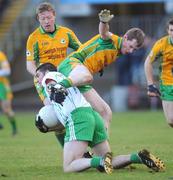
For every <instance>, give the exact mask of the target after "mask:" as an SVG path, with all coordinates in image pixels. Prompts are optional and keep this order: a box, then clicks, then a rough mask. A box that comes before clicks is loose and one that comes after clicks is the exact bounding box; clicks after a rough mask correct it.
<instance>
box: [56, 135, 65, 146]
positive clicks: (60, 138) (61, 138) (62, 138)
mask: <svg viewBox="0 0 173 180" xmlns="http://www.w3.org/2000/svg"><path fill="white" fill-rule="evenodd" d="M55 136H56V138H57V140H58V141H59V143H60V144H61V146H62V147H64V137H65V132H63V133H61V134H58V133H55Z"/></svg>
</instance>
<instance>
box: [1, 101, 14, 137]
mask: <svg viewBox="0 0 173 180" xmlns="http://www.w3.org/2000/svg"><path fill="white" fill-rule="evenodd" d="M1 106H2V111H3V112H4V114H5V115H6V116H7V118H8V120H9V122H10V124H11V127H12V135H16V134H17V125H16V119H15V115H14V111H13V110H12V105H11V100H3V101H2V102H1Z"/></svg>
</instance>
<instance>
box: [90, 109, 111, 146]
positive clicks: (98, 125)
mask: <svg viewBox="0 0 173 180" xmlns="http://www.w3.org/2000/svg"><path fill="white" fill-rule="evenodd" d="M93 116H94V119H95V128H94V135H93V140H92V142H90V146H91V147H94V146H95V145H97V144H100V143H102V142H104V141H106V140H107V139H108V135H107V131H106V129H105V126H104V122H103V118H102V117H101V116H100V114H99V113H98V112H96V111H94V110H93Z"/></svg>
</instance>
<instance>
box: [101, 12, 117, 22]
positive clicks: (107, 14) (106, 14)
mask: <svg viewBox="0 0 173 180" xmlns="http://www.w3.org/2000/svg"><path fill="white" fill-rule="evenodd" d="M113 17H114V15H113V14H111V13H110V11H109V10H107V9H104V10H101V12H100V13H99V19H100V21H101V22H103V23H108V22H109V21H110V20H111V19H112V18H113Z"/></svg>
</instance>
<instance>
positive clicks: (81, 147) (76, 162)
mask: <svg viewBox="0 0 173 180" xmlns="http://www.w3.org/2000/svg"><path fill="white" fill-rule="evenodd" d="M87 147H88V142H86V141H70V142H66V143H65V144H64V162H63V168H64V172H78V171H82V170H85V169H87V168H89V167H91V163H90V161H91V159H89V158H82V157H83V154H84V152H85V151H86V149H87Z"/></svg>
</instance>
